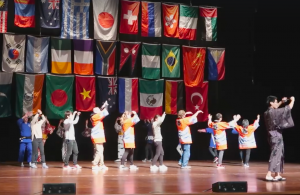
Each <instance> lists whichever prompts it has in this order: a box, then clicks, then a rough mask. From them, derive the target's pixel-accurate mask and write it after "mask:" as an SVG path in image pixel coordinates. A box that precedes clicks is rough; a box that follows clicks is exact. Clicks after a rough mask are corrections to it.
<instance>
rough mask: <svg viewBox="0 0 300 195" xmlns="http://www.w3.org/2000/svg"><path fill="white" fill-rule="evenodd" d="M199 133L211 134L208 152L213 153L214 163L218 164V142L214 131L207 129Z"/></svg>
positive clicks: (200, 130)
mask: <svg viewBox="0 0 300 195" xmlns="http://www.w3.org/2000/svg"><path fill="white" fill-rule="evenodd" d="M198 132H199V133H210V135H211V137H210V142H209V148H208V150H209V152H210V153H211V155H212V156H213V157H214V160H213V162H214V163H216V162H218V153H217V149H216V142H215V139H214V130H213V129H212V128H205V129H199V130H198Z"/></svg>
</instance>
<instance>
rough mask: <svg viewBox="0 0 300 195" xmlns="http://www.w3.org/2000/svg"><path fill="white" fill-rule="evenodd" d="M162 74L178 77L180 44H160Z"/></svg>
mask: <svg viewBox="0 0 300 195" xmlns="http://www.w3.org/2000/svg"><path fill="white" fill-rule="evenodd" d="M162 76H163V77H170V78H179V77H180V46H179V45H162Z"/></svg>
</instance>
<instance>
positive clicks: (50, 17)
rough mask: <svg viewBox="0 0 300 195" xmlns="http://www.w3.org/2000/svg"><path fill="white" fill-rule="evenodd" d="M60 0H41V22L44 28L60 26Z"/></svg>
mask: <svg viewBox="0 0 300 195" xmlns="http://www.w3.org/2000/svg"><path fill="white" fill-rule="evenodd" d="M59 4H60V0H41V2H40V3H39V6H40V14H41V16H40V22H41V27H42V28H60V15H59Z"/></svg>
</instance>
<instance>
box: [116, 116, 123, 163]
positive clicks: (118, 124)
mask: <svg viewBox="0 0 300 195" xmlns="http://www.w3.org/2000/svg"><path fill="white" fill-rule="evenodd" d="M114 128H115V130H116V132H117V134H118V159H117V160H115V162H121V158H122V156H123V154H124V152H125V149H124V142H123V131H122V125H121V118H120V117H118V118H117V119H116V122H115V126H114Z"/></svg>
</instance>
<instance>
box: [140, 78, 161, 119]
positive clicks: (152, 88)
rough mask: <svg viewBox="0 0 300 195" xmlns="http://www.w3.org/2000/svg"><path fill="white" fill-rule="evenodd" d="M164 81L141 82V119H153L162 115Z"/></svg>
mask: <svg viewBox="0 0 300 195" xmlns="http://www.w3.org/2000/svg"><path fill="white" fill-rule="evenodd" d="M163 88H164V80H163V79H160V80H154V81H153V80H152V81H151V80H144V79H140V80H139V89H140V118H141V119H142V120H143V119H153V118H154V116H155V115H157V114H159V115H161V114H162V103H163V90H164V89H163Z"/></svg>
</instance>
